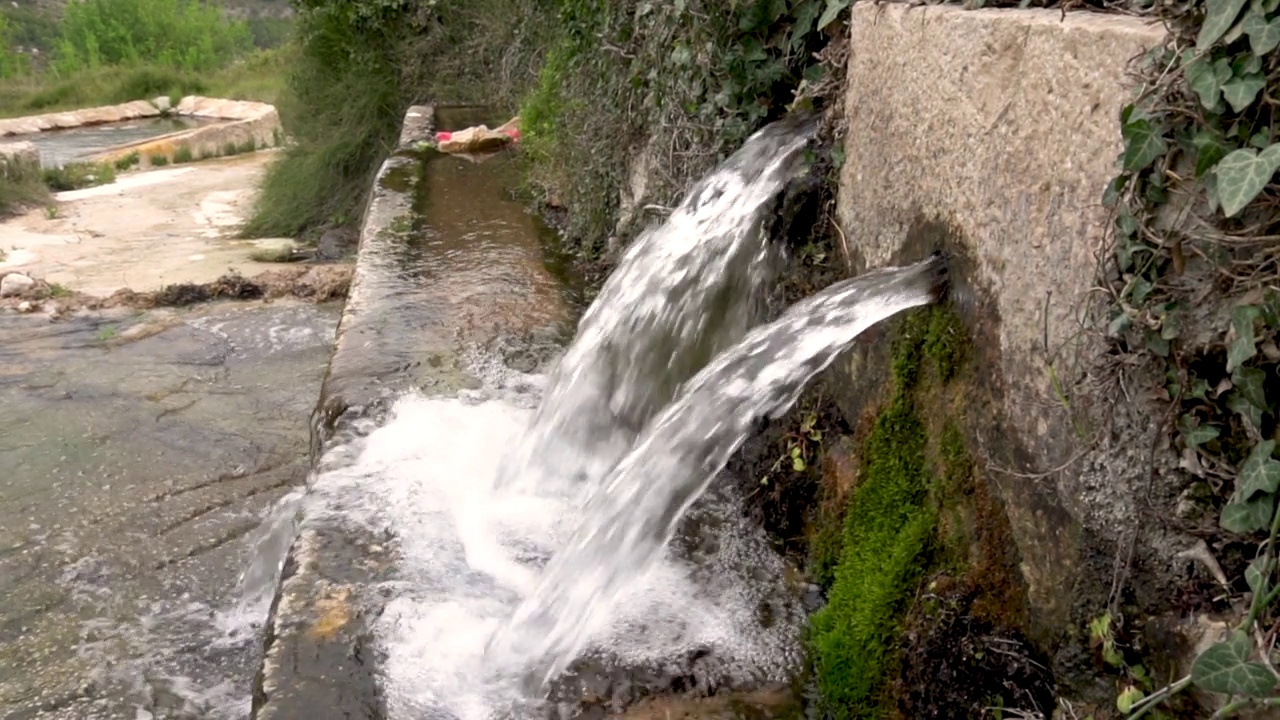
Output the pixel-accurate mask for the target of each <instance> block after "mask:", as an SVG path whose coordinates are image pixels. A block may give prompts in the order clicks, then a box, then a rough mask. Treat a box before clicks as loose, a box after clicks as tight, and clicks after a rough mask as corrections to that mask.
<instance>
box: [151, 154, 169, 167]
mask: <svg viewBox="0 0 1280 720" xmlns="http://www.w3.org/2000/svg"><path fill="white" fill-rule="evenodd" d="M149 159H150V160H151V166H152V167H164V166H165V165H168V164H169V156H168V155H165V154H164V153H154V154H152V155H151V157H150V158H149Z"/></svg>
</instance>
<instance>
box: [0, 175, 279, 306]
mask: <svg viewBox="0 0 1280 720" xmlns="http://www.w3.org/2000/svg"><path fill="white" fill-rule="evenodd" d="M273 154H274V153H254V154H252V155H244V156H237V157H233V158H223V159H218V160H214V161H210V162H205V163H198V164H193V165H182V166H179V167H172V168H165V169H162V170H160V169H158V170H152V171H147V172H138V173H129V174H127V175H123V176H121V177H120V178H119V179H118V180H117V181H116V182H114V183H111V184H109V185H99V186H97V187H91V188H85V189H83V190H71V191H67V192H61V193H57V194H56V195H54V198H53V199H54V201H55V203H56V205H55V207H56V209H57V212H56V213H51V212H48V211H46V209H45V208H43V207H42V208H38V209H33V210H30V211H28V212H26V213H24V214H22V215H18V216H16V217H13V218H10V219H7V220H5V221H3V222H0V236H3V237H4V248H3V249H4V251H5V252H4V256H3V257H0V274H3V273H4V272H6V271H13V270H20V271H22V272H25V273H29V274H33V275H34V276H36V277H39V278H42V279H44V280H46V281H48V282H51V283H58V284H60V285H63V286H66V287H68V288H70V289H72V290H76V291H79V292H83V293H86V294H89V295H97V296H101V297H106V296H108V295H110V294H112V293H113V292H115V291H116V290H120V289H121V288H129V289H132V290H134V291H136V292H148V291H153V290H159V289H160V288H162V287H164V286H165V285H169V284H172V283H181V282H195V283H204V282H210V281H212V280H214V279H216V278H218V277H219V276H221V275H222V274H223V273H225V272H227V271H228V270H229V269H232V268H234V269H236V270H238V271H240V272H241V273H244V274H247V275H253V274H256V273H259V272H263V271H266V270H270V269H273V268H275V267H278V265H275V264H272V263H263V262H257V261H255V260H254V257H255V255H254V253H255V251H256V250H258V249H259V247H260V245H259V243H258V242H254V241H248V240H243V239H239V238H236V237H235V234H236V231H237V230H238V229H239V227H240V226H241V225H242V224H243V223H244V221H245V220H246V218H247V217H248V214H249V211H250V210H251V208H252V205H253V201H254V197H255V196H256V193H257V190H256V188H257V185H258V184H259V182H260V180H261V178H262V174H263V173H264V172H265V171H266V167H267V163H268V162H269V161H270V160H271V159H272V156H273Z"/></svg>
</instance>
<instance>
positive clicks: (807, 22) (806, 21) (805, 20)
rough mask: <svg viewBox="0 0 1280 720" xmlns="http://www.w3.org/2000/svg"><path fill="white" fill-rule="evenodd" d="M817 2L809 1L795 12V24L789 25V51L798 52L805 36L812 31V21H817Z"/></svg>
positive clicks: (816, 0)
mask: <svg viewBox="0 0 1280 720" xmlns="http://www.w3.org/2000/svg"><path fill="white" fill-rule="evenodd" d="M818 12H819V6H818V0H809V1H808V2H806V3H804V4H803V5H801V6H800V7H799V8H798V9H797V10H796V11H795V15H796V19H795V22H794V23H793V24H792V25H791V44H790V46H791V50H792V51H795V50H799V49H800V47H801V46H802V45H804V39H805V36H806V35H808V34H809V33H810V32H811V31H812V30H813V21H814V20H817V19H818Z"/></svg>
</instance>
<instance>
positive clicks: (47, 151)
mask: <svg viewBox="0 0 1280 720" xmlns="http://www.w3.org/2000/svg"><path fill="white" fill-rule="evenodd" d="M217 122H222V121H220V120H217V119H210V118H145V119H141V120H128V121H125V122H118V123H105V124H102V125H90V126H87V127H80V128H69V129H67V130H48V131H45V132H41V133H32V134H30V135H19V136H14V137H13V138H11V139H13V140H20V141H28V142H31V143H33V144H34V145H35V146H36V149H37V150H38V151H39V152H40V165H41V166H43V167H46V168H53V167H62V166H63V165H65V164H67V163H68V162H73V161H76V160H81V159H84V158H85V157H87V156H89V155H93V154H94V153H99V152H102V151H103V150H106V149H107V148H110V147H114V146H116V145H123V144H124V143H129V142H134V141H136V140H146V139H148V138H153V137H158V136H160V135H164V134H166V133H171V132H177V131H179V130H186V129H188V128H193V127H199V126H201V125H209V124H214V123H217Z"/></svg>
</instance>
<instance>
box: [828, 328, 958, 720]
mask: <svg viewBox="0 0 1280 720" xmlns="http://www.w3.org/2000/svg"><path fill="white" fill-rule="evenodd" d="M967 346H968V341H967V336H966V334H965V331H964V327H963V325H962V324H961V322H960V319H959V318H958V316H957V315H956V314H955V312H954V310H952V309H950V308H947V307H936V306H935V307H928V308H922V309H919V310H916V311H914V312H911V313H907V314H905V315H904V316H902V317H901V318H900V319H899V320H898V322H897V327H896V328H895V330H894V334H893V341H892V350H891V353H892V356H891V358H890V365H891V367H892V373H893V378H892V379H893V390H892V396H891V399H890V400H889V403H888V405H887V406H886V407H885V409H884V410H882V411H881V412H880V414H879V415H878V416H877V417H876V418H875V421H874V423H873V425H872V427H871V430H870V433H869V435H868V436H867V439H866V441H865V443H864V445H863V447H862V449H861V463H862V473H861V476H860V483H859V484H858V486H857V487H856V488H855V489H854V490H853V491H852V493H851V495H850V499H849V504H848V508H847V510H846V512H845V522H844V526H843V528H842V531H841V532H840V533H833V532H831V529H830V527H828V526H824V525H822V524H821V523H822V520H821V518H820V519H819V523H820V524H819V527H818V530H817V532H816V533H815V535H814V540H813V543H812V544H811V546H810V558H811V571H812V573H813V575H814V577H815V580H817V581H818V582H820V583H824V584H825V583H826V582H830V583H831V592H830V595H829V602H828V604H827V606H826V607H825V608H823V609H822V611H820V612H819V613H817V614H816V615H814V617H813V619H812V622H811V625H810V628H809V636H808V642H809V648H810V653H811V658H812V662H813V670H814V673H815V677H816V680H817V684H818V688H819V692H820V695H821V698H822V704H823V708H822V709H823V712H824V713H825V714H826V715H827V716H829V717H834V718H864V717H878V716H880V715H882V714H883V713H882V712H881V708H880V703H881V701H882V699H883V698H882V693H881V688H882V686H883V682H884V676H885V673H886V671H887V670H888V669H889V668H891V667H893V663H894V656H893V653H894V652H895V645H896V635H897V633H898V628H899V618H900V617H901V616H902V613H903V612H904V611H905V610H906V608H907V605H908V604H909V603H910V601H911V598H912V596H913V593H914V591H915V588H916V585H917V583H918V582H919V580H920V578H921V577H922V576H923V575H924V573H925V572H926V571H928V570H929V569H931V568H933V567H935V566H936V565H937V564H938V563H943V564H947V565H950V564H957V565H959V566H965V565H967V563H968V547H969V545H970V538H969V533H968V529H969V528H970V526H971V525H972V523H971V521H970V519H969V518H967V517H966V513H967V512H969V511H970V508H969V507H968V504H967V498H968V496H970V495H971V494H972V487H973V464H972V460H971V458H970V456H969V452H968V449H967V447H966V443H965V438H964V435H963V433H962V432H961V430H960V427H959V426H958V425H957V424H956V423H955V422H953V421H952V419H951V418H947V417H945V414H946V413H948V410H946V407H947V406H946V404H945V403H944V402H939V401H940V400H943V399H944V396H945V392H946V386H947V385H948V383H949V382H950V381H951V380H952V379H954V378H955V377H956V376H957V375H958V374H959V372H960V370H961V369H962V368H963V365H964V362H965V361H966V352H965V351H966V348H967ZM925 413H934V414H939V413H941V414H944V417H932V418H928V417H926V415H925ZM926 420H930V422H926ZM939 421H941V422H939ZM939 426H941V430H940V431H938V428H939ZM930 428H934V430H933V431H932V433H931V430H930ZM931 434H932V435H933V436H932V437H931ZM934 468H937V472H936V473H935V471H934ZM943 517H945V518H946V521H945V522H943V523H942V524H943V525H945V532H943V533H942V534H943V535H945V536H946V537H943V538H941V543H940V546H939V543H938V542H937V541H936V539H937V538H938V535H939V524H940V518H943ZM833 524H834V523H828V525H833ZM935 550H941V551H942V552H934V551H935ZM960 569H961V570H963V569H964V568H963V567H961V568H960Z"/></svg>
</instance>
